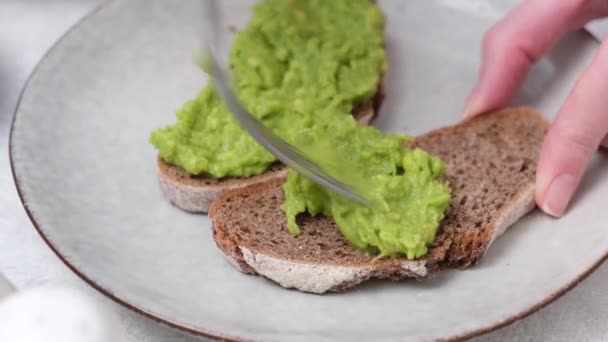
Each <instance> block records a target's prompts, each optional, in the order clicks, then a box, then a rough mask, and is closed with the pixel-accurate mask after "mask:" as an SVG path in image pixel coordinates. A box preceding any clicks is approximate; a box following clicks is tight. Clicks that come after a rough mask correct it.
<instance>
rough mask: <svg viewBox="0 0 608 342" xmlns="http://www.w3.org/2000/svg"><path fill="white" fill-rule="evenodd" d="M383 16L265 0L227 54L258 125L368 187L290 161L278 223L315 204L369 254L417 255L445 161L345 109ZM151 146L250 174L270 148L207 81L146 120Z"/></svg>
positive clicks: (371, 73) (167, 156) (320, 1)
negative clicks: (154, 119) (170, 116)
mask: <svg viewBox="0 0 608 342" xmlns="http://www.w3.org/2000/svg"><path fill="white" fill-rule="evenodd" d="M383 22H384V18H383V16H382V13H381V12H380V10H379V9H378V8H377V7H376V6H375V5H374V4H373V3H372V2H371V1H369V0H331V1H327V0H264V1H262V2H260V3H259V4H258V5H256V6H255V7H254V9H253V16H252V18H251V20H250V22H249V24H248V25H247V27H246V28H245V29H244V30H243V31H240V32H238V33H237V34H236V36H235V39H234V43H233V46H232V50H231V55H230V65H231V69H232V74H233V75H232V77H233V85H234V87H235V91H236V94H237V96H238V97H239V100H240V101H241V103H242V104H243V106H244V107H245V108H246V109H247V110H248V111H249V112H250V113H252V114H253V115H254V116H255V117H256V118H258V119H259V120H261V121H262V122H263V123H264V125H266V126H267V127H269V128H271V129H272V130H273V131H274V132H275V133H276V134H278V135H280V136H281V137H282V138H283V139H285V140H286V141H288V142H289V143H291V144H292V145H294V146H297V147H299V148H300V149H301V150H302V151H303V152H304V153H305V154H306V155H307V156H309V157H310V158H311V159H313V160H314V161H315V162H317V163H318V164H319V165H320V166H321V167H322V168H323V169H325V171H326V172H328V173H330V174H331V175H333V176H334V177H337V178H338V179H340V180H343V181H344V182H346V183H348V184H355V185H356V189H357V190H358V191H359V192H360V193H362V194H364V195H365V196H367V197H368V198H369V199H370V201H371V203H372V205H371V206H369V207H368V206H363V205H360V204H357V203H355V202H353V201H351V200H348V199H346V198H343V197H341V196H340V195H338V194H335V193H333V192H331V191H329V190H327V189H324V188H322V187H320V186H318V185H316V184H315V183H313V182H311V181H310V180H308V179H307V178H305V177H303V176H301V175H300V174H298V173H296V172H294V171H290V172H289V175H288V178H287V182H286V183H285V185H284V187H283V191H284V194H285V202H284V204H283V205H282V210H283V211H284V212H285V214H286V216H287V222H288V227H287V228H288V230H289V232H290V233H292V234H294V235H297V234H299V232H300V229H299V227H298V224H297V222H296V217H297V216H298V215H299V214H300V213H304V212H308V213H309V214H311V215H317V214H325V215H328V216H331V217H333V218H334V220H335V221H336V223H337V225H338V227H339V228H340V231H341V232H342V234H343V235H344V237H345V238H346V239H347V240H348V241H350V242H351V243H352V244H353V245H355V246H356V247H358V248H360V249H361V250H364V251H366V252H369V253H376V254H379V255H380V256H394V255H405V256H406V257H408V258H410V259H411V258H417V257H420V256H423V255H424V254H425V253H426V251H427V246H428V245H429V244H430V243H431V242H432V241H433V240H434V238H435V234H436V231H437V228H438V226H439V222H440V221H441V219H442V218H443V216H444V214H445V211H446V209H447V206H448V203H449V200H450V189H449V187H448V185H447V183H445V182H443V181H442V180H441V176H442V173H443V170H444V168H445V167H444V164H443V163H442V162H441V161H440V160H439V159H438V158H436V157H433V156H431V155H429V154H428V153H426V152H424V151H422V150H420V149H413V150H412V149H407V148H405V147H403V146H404V142H405V141H406V140H407V139H409V138H408V137H407V136H402V135H386V134H382V133H381V132H380V131H378V130H377V129H376V128H373V127H365V126H362V125H360V124H359V123H357V121H356V120H355V119H354V118H353V116H352V115H351V113H352V112H353V109H354V108H356V106H358V105H360V104H362V103H364V102H366V101H368V100H369V99H370V98H371V96H373V94H374V93H375V92H376V89H377V85H378V83H379V82H380V78H381V76H382V74H383V73H384V71H385V69H386V56H385V50H384V38H383V30H382V27H383ZM150 142H151V143H152V144H153V145H154V146H155V147H156V148H157V149H158V151H159V154H160V156H161V157H162V158H163V159H164V160H165V161H166V162H167V163H170V164H173V165H176V166H178V167H180V168H182V169H184V170H185V171H187V172H188V173H190V174H192V175H204V176H207V177H213V178H222V177H249V176H253V175H257V174H260V173H262V172H264V171H265V170H266V169H267V168H268V167H269V166H270V165H271V164H272V163H273V162H275V158H274V157H273V156H272V155H271V154H270V153H269V152H267V151H266V150H265V149H264V148H262V147H261V146H260V145H258V144H257V143H256V142H255V140H254V139H253V138H252V137H250V136H249V135H248V134H247V133H245V132H244V131H243V130H242V129H241V128H240V126H239V125H238V123H237V122H236V121H235V120H234V119H233V118H232V115H231V114H230V113H229V112H228V110H227V109H226V107H225V106H224V104H223V103H222V101H221V100H220V99H219V97H218V96H217V95H216V94H215V92H214V88H213V85H212V84H209V85H208V86H207V87H205V88H204V89H203V90H202V91H201V93H200V94H199V95H198V97H196V98H195V99H194V100H192V101H189V102H188V103H186V104H185V105H184V106H183V107H182V108H181V109H179V110H178V111H177V123H175V124H174V125H171V126H166V127H164V128H160V129H158V130H156V131H154V132H152V134H151V136H150Z"/></svg>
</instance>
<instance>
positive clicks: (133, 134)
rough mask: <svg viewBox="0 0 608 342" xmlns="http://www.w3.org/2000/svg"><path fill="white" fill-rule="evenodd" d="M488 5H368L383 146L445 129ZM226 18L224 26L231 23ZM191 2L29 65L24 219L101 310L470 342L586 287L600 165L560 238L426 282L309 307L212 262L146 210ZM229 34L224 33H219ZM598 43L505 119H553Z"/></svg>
mask: <svg viewBox="0 0 608 342" xmlns="http://www.w3.org/2000/svg"><path fill="white" fill-rule="evenodd" d="M499 3H501V2H499V1H490V2H487V1H464V0H463V1H447V0H441V1H440V0H435V1H428V0H410V1H401V0H394V1H380V5H381V6H382V8H383V9H384V10H385V12H386V14H387V16H388V26H387V46H388V50H389V54H390V60H391V69H390V73H389V74H388V78H387V80H386V82H387V87H386V88H387V91H388V93H387V99H386V103H385V105H384V107H383V109H382V112H381V114H380V118H379V119H378V121H377V125H378V126H379V127H381V128H385V129H390V130H392V131H400V132H409V133H413V134H418V133H421V132H424V131H427V130H429V129H433V128H436V127H438V126H441V125H446V124H451V123H454V122H456V121H457V120H458V118H459V116H460V108H461V107H462V103H463V101H464V98H465V96H466V94H467V91H468V89H469V88H470V87H471V85H472V84H473V81H474V79H475V74H476V69H477V65H478V54H479V42H480V39H481V36H482V33H483V31H484V30H485V29H486V28H487V27H488V26H489V25H490V24H491V22H492V21H494V20H496V19H497V18H498V17H499V16H500V15H501V14H502V13H503V12H504V9H502V8H500V7H499ZM238 4H241V2H239V1H231V2H230V6H231V7H234V8H233V12H232V13H233V14H235V16H234V19H233V20H242V18H241V19H238V18H239V17H245V16H246V13H247V12H246V11H244V8H243V7H240V6H237V5H238ZM195 21H196V1H192V0H191V1H186V0H165V1H144V0H132V1H113V2H110V3H109V4H106V5H104V6H103V7H102V8H100V9H99V10H98V11H96V12H95V13H94V14H92V15H91V16H89V17H88V18H87V19H86V20H84V21H83V22H81V23H80V24H79V25H77V26H76V27H75V28H74V29H73V30H71V32H69V33H68V34H67V35H66V36H65V37H64V38H63V39H62V40H61V41H60V42H59V43H58V44H57V45H56V46H55V47H54V48H53V49H52V50H51V51H50V52H49V53H48V55H47V56H46V58H45V59H44V60H43V61H42V62H41V63H40V65H39V66H38V68H37V70H36V72H35V73H34V74H33V75H32V77H31V79H30V81H29V83H28V85H27V88H26V89H25V90H24V93H23V97H22V99H21V102H20V104H19V107H18V110H17V113H16V116H15V121H14V126H13V131H12V136H11V138H12V140H11V158H12V162H13V168H14V174H15V179H16V182H17V185H18V189H19V192H20V195H21V197H22V199H23V202H24V205H25V207H26V209H27V211H28V213H29V215H30V216H31V218H32V221H33V222H34V225H35V226H36V227H37V229H38V230H39V231H40V233H41V234H42V236H43V237H44V238H45V240H46V241H47V242H48V244H49V245H50V246H51V248H53V250H54V251H55V252H56V253H57V254H58V255H59V256H60V257H61V258H62V259H63V260H64V261H65V262H66V263H67V264H68V265H69V266H70V267H71V268H72V269H73V270H74V271H76V272H77V273H78V274H79V275H80V276H81V277H83V278H84V279H85V280H86V281H87V282H89V283H90V284H92V285H93V286H95V287H96V288H97V289H99V290H100V291H102V292H103V293H105V294H107V295H108V296H110V297H112V298H114V299H115V300H117V301H119V302H121V303H123V304H125V305H128V306H129V307H131V308H134V309H135V310H137V311H140V312H142V313H145V314H146V315H149V316H152V317H155V318H156V319H158V320H161V321H163V322H165V323H168V324H170V325H172V326H175V327H179V328H182V329H185V330H188V331H190V332H194V333H198V334H202V335H209V336H221V337H225V338H230V339H247V340H266V341H268V340H283V341H284V340H292V341H311V340H334V339H342V340H348V341H356V340H369V339H373V340H376V341H381V340H395V339H397V338H400V339H407V338H410V339H424V340H427V339H434V338H456V337H463V336H470V335H474V334H480V333H483V332H486V331H489V330H491V329H494V328H496V327H499V326H501V325H504V324H507V323H508V322H512V321H513V320H515V319H517V318H519V317H522V316H524V315H526V314H528V313H530V312H532V311H534V310H535V309H537V308H539V307H541V306H542V305H544V304H546V303H548V302H549V301H551V300H552V299H554V298H556V297H557V296H559V295H560V294H561V293H563V292H564V291H566V290H567V289H568V288H570V287H571V286H573V284H575V283H576V282H578V281H579V280H580V279H582V278H583V277H584V276H585V275H586V274H588V273H589V272H590V271H591V270H592V269H593V268H594V267H595V266H597V265H598V263H599V262H601V261H602V260H603V258H604V256H605V255H606V252H607V251H608V235H607V234H606V231H605V224H604V223H603V222H604V220H603V219H604V218H605V208H604V205H603V203H605V202H604V201H605V199H606V197H607V196H608V173H605V172H604V173H601V172H599V171H598V170H599V168H601V167H605V166H606V164H607V163H608V160H607V158H606V157H605V156H603V155H598V156H597V158H596V160H595V163H594V165H593V168H592V170H591V172H590V174H589V177H587V178H586V181H585V184H584V185H583V189H582V190H583V191H582V192H581V194H580V196H579V197H578V198H577V200H576V201H575V203H574V207H573V209H572V210H571V211H570V212H569V213H568V215H567V216H566V217H565V218H564V219H562V220H559V221H556V220H552V219H549V218H547V217H545V216H543V215H541V214H539V213H535V214H532V215H530V216H529V217H527V218H525V219H523V220H522V221H520V222H519V223H518V224H517V225H516V226H514V227H513V228H512V229H511V230H510V231H509V232H508V233H507V234H506V235H505V236H504V237H502V238H501V239H499V241H498V242H497V243H496V244H495V245H494V247H493V248H492V249H491V251H490V252H489V254H488V255H487V257H486V259H484V262H483V263H482V264H481V265H479V266H478V267H476V268H474V269H471V270H469V271H465V272H456V271H455V272H446V273H444V274H442V275H440V276H439V277H438V278H436V279H434V280H432V281H428V282H423V283H417V282H401V283H388V282H375V283H371V284H368V285H365V286H362V287H360V288H358V289H355V290H354V291H351V292H348V293H345V294H339V295H326V296H315V295H308V294H302V293H298V292H295V291H288V290H284V289H282V288H279V287H277V286H275V285H274V284H273V283H270V282H269V281H266V280H264V279H262V278H256V277H251V276H246V275H243V274H240V273H239V272H237V271H236V270H235V269H234V268H233V267H232V266H230V265H229V264H228V263H227V262H226V261H225V260H224V259H223V258H222V256H221V255H220V253H219V252H218V251H217V250H216V247H215V246H214V244H213V242H212V239H211V236H210V229H209V228H210V223H209V220H208V219H207V218H206V217H205V216H198V215H189V214H186V213H184V212H181V211H180V210H178V209H176V208H174V207H172V206H171V205H170V204H168V203H167V202H166V201H165V200H163V198H162V197H161V195H160V193H159V190H158V186H157V181H156V170H155V163H154V158H155V151H154V149H153V148H152V147H151V146H150V145H149V144H148V143H147V138H148V134H149V132H150V131H151V130H152V129H154V128H156V127H159V126H162V125H164V124H167V123H170V122H173V121H174V116H173V110H174V109H176V108H178V107H179V106H180V105H181V104H182V103H183V102H184V101H185V100H186V99H188V98H190V97H192V96H194V95H195V94H196V93H197V91H198V90H199V88H200V87H201V86H202V85H203V84H204V83H205V79H204V77H203V76H202V74H201V72H199V71H198V70H197V68H196V67H195V66H194V65H193V64H192V62H191V61H192V58H191V56H192V52H193V47H195V46H197V36H196V34H195V33H196V32H195V29H194V27H195V25H193V23H194V22H195ZM234 24H238V22H234ZM595 48H596V43H595V42H594V41H593V40H592V39H591V38H590V37H588V36H587V35H585V34H583V33H579V34H575V35H573V36H571V37H569V38H568V39H567V40H566V41H565V42H564V43H563V44H562V45H561V46H560V47H559V48H558V50H557V51H555V52H554V53H553V54H552V55H551V56H550V58H549V59H547V60H544V61H543V62H542V63H541V64H540V65H539V67H537V68H536V69H535V70H534V71H533V73H532V76H531V77H530V79H529V80H528V81H527V83H526V85H525V87H524V88H523V91H522V93H521V94H520V96H519V97H518V100H517V101H518V102H524V103H528V104H531V105H534V106H537V107H538V108H540V109H541V110H542V111H543V112H545V113H546V114H548V115H549V116H551V115H552V114H553V113H555V111H556V109H557V108H558V107H559V104H560V102H561V101H562V100H563V98H564V96H565V95H566V93H567V91H568V89H569V87H570V86H571V85H572V84H573V82H574V81H575V78H576V75H577V74H578V73H580V71H581V70H582V69H583V68H584V66H585V65H586V64H587V63H588V62H589V60H590V58H591V56H592V54H593V51H594V49H595Z"/></svg>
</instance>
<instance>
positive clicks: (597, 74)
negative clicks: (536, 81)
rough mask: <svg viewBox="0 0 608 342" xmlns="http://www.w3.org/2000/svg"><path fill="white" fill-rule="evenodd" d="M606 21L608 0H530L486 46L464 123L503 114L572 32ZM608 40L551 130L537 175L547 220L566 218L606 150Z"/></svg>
mask: <svg viewBox="0 0 608 342" xmlns="http://www.w3.org/2000/svg"><path fill="white" fill-rule="evenodd" d="M605 16H608V0H561V1H546V0H525V1H523V2H522V3H521V4H520V5H519V6H518V7H516V8H515V9H514V10H513V11H512V12H511V13H509V14H508V15H507V16H506V17H505V18H504V19H502V20H501V21H499V22H498V23H497V24H496V25H494V26H493V27H492V28H491V29H490V30H489V31H488V32H487V33H486V35H485V37H484V40H483V55H482V66H481V70H480V74H479V79H478V81H477V85H476V86H475V88H474V89H473V91H472V93H471V95H470V96H469V98H468V99H467V102H466V105H465V112H464V116H465V118H470V117H472V116H475V115H478V114H482V113H484V112H487V111H490V110H493V109H497V108H500V107H503V106H506V105H508V104H509V102H511V99H512V98H513V96H514V95H515V93H516V92H517V89H518V88H519V86H520V85H521V83H522V82H523V80H524V78H525V76H526V74H527V73H528V70H529V69H530V67H531V66H532V65H533V64H534V63H535V62H536V61H538V60H539V59H540V58H541V57H542V56H543V55H545V54H546V53H547V52H548V51H549V50H550V49H551V48H552V47H553V46H554V45H555V44H556V43H557V42H558V41H559V39H560V38H561V37H563V36H564V35H565V34H566V33H568V32H569V31H572V30H575V29H578V28H581V27H582V26H584V25H585V24H586V23H587V22H589V21H591V20H593V19H597V18H601V17H605ZM607 133H608V38H606V39H604V42H603V43H602V45H601V47H600V48H599V50H598V52H597V54H596V56H595V58H594V60H593V62H592V63H591V65H590V66H589V67H588V68H587V70H586V71H585V72H584V73H583V75H582V76H581V78H580V79H579V80H578V82H577V83H576V85H575V86H574V88H573V89H572V90H571V92H570V94H569V95H568V98H567V99H566V101H565V103H564V104H563V106H562V107H561V109H560V111H559V112H558V114H557V117H556V119H555V120H554V121H553V123H552V124H551V127H550V129H549V132H548V133H547V135H546V137H545V140H544V142H543V145H542V148H541V152H540V157H539V163H538V170H537V173H536V190H535V199H536V203H537V204H538V206H539V207H540V208H541V209H542V210H543V211H544V212H546V213H547V214H549V215H552V216H555V217H560V216H562V215H563V214H564V212H565V210H566V207H567V206H568V203H569V202H570V199H571V198H572V196H573V194H574V192H575V191H576V188H577V187H578V184H579V182H580V179H581V177H582V176H583V174H584V172H585V169H586V168H587V165H588V163H589V161H590V159H591V157H592V155H593V153H594V152H595V150H596V149H597V148H598V146H600V145H603V146H605V147H608V138H607V137H606V134H607Z"/></svg>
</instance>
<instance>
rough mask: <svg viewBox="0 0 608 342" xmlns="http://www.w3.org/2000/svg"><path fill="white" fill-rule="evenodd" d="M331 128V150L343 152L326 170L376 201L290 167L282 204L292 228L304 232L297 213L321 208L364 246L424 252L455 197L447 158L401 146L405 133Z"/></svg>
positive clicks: (400, 252)
mask: <svg viewBox="0 0 608 342" xmlns="http://www.w3.org/2000/svg"><path fill="white" fill-rule="evenodd" d="M352 121H354V120H352ZM329 132H333V133H332V135H330V136H331V137H332V138H329V139H330V140H331V141H332V143H333V144H332V146H333V148H332V149H331V151H332V154H335V156H337V155H340V156H341V157H339V158H332V159H327V160H331V162H329V163H328V162H327V160H326V161H325V163H324V164H323V166H324V168H325V170H326V171H327V172H328V173H329V174H331V175H333V176H335V177H337V178H338V179H344V176H343V175H344V174H347V178H348V180H350V181H351V182H352V183H353V184H356V185H358V188H357V190H358V191H359V192H360V193H362V194H364V195H365V196H366V197H367V198H368V199H369V200H370V201H371V204H372V205H371V206H369V207H367V206H364V205H360V204H358V203H355V202H353V201H351V200H348V199H346V198H344V197H342V196H340V195H338V194H336V193H334V192H332V191H330V190H327V189H325V188H323V187H321V186H318V185H317V184H316V183H313V182H312V181H310V180H309V179H307V178H305V177H303V176H301V175H300V174H298V173H296V172H294V171H290V172H289V175H288V177H287V182H286V183H285V185H284V186H283V191H284V193H285V202H284V203H283V205H282V207H281V208H282V209H283V211H284V212H285V214H286V216H287V228H288V230H289V232H290V233H292V234H294V235H297V234H299V232H300V230H299V227H298V224H297V223H296V217H297V215H298V214H300V213H304V212H308V213H310V214H311V215H316V214H318V213H322V214H325V215H327V216H330V217H333V219H334V221H336V224H337V225H338V227H339V228H340V231H341V232H342V234H343V235H344V237H345V238H346V239H347V240H348V241H349V242H351V243H352V244H353V245H355V246H356V247H358V248H360V249H362V250H365V251H368V252H370V253H373V254H377V253H379V254H380V256H392V255H405V256H406V257H408V258H410V259H413V258H418V257H421V256H423V255H425V254H426V252H427V245H428V244H430V243H431V242H433V240H434V239H435V233H436V231H437V227H438V226H439V222H440V221H441V220H442V219H443V217H444V213H445V211H446V209H447V207H448V204H449V201H450V188H449V187H448V185H447V183H445V182H442V181H441V180H440V177H441V175H442V174H443V171H444V169H445V166H444V164H443V162H442V161H441V160H439V159H438V158H436V157H433V156H431V155H429V154H428V153H426V152H424V151H422V150H420V149H414V150H409V149H405V148H402V147H401V145H402V144H403V139H404V137H399V136H394V135H382V134H380V133H379V132H378V130H376V129H375V128H372V127H359V126H357V125H356V124H354V125H352V126H350V125H342V124H341V125H337V126H335V127H331V128H330V129H328V130H327V132H326V133H329ZM334 134H335V135H334ZM319 139H323V140H325V139H326V138H325V137H324V136H323V135H321V136H319ZM312 145H313V146H315V143H313V144H312ZM335 156H334V157H335ZM324 157H325V156H324ZM319 159H321V158H319ZM340 175H342V177H340Z"/></svg>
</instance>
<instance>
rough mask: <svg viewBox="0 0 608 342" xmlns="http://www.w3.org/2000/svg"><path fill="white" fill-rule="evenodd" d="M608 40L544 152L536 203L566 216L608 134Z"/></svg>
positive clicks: (562, 113) (568, 102)
mask: <svg viewBox="0 0 608 342" xmlns="http://www.w3.org/2000/svg"><path fill="white" fill-rule="evenodd" d="M606 97H608V40H606V41H604V43H603V44H602V46H601V47H600V49H599V50H598V53H597V55H596V57H595V59H594V61H593V62H592V64H591V65H590V66H589V68H588V69H587V71H586V72H585V73H584V74H583V76H582V77H581V79H580V80H579V81H578V82H577V84H576V85H575V87H574V89H573V90H572V92H571V93H570V95H569V96H568V98H567V99H566V102H565V103H564V105H563V107H562V108H561V110H560V112H559V113H558V115H557V118H556V119H555V121H554V122H553V124H552V125H551V128H550V129H549V132H548V133H547V136H546V137H545V141H544V142H543V146H542V149H541V152H540V157H539V164H538V171H537V175H536V176H537V178H536V202H537V203H538V205H539V206H540V207H541V208H542V209H543V211H545V212H546V213H547V214H549V215H552V216H556V217H559V216H562V215H563V214H564V211H565V210H566V207H567V206H568V203H569V202H570V199H571V198H572V196H573V194H574V192H575V191H576V188H577V187H578V184H579V182H580V180H581V177H582V176H583V174H584V172H585V169H586V167H587V164H588V163H589V161H590V159H591V157H592V155H593V153H594V152H595V150H596V149H597V148H598V146H599V145H600V143H601V142H602V139H603V138H604V136H605V135H606V133H607V132H608V102H606Z"/></svg>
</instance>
